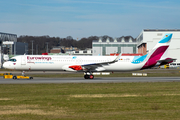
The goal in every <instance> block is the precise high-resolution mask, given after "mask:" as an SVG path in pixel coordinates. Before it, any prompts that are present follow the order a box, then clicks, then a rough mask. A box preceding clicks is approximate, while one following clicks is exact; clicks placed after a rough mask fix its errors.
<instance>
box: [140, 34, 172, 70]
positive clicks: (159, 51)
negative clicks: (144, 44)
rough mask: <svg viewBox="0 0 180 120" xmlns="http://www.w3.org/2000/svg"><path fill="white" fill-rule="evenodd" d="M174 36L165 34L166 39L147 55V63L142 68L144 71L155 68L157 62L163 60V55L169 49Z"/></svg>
mask: <svg viewBox="0 0 180 120" xmlns="http://www.w3.org/2000/svg"><path fill="white" fill-rule="evenodd" d="M171 38H172V34H165V35H164V37H163V38H162V39H161V40H160V41H159V42H158V44H157V45H156V46H155V47H154V48H153V49H152V51H151V52H150V53H149V54H148V55H147V59H148V60H147V62H146V63H145V65H144V66H143V67H142V69H145V68H150V67H152V66H155V65H156V64H157V62H158V61H159V60H160V59H161V57H162V56H163V54H164V53H165V52H166V50H167V49H168V47H169V44H170V41H171Z"/></svg>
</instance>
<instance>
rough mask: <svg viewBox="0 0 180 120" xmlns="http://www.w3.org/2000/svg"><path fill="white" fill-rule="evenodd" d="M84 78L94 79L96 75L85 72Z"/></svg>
mask: <svg viewBox="0 0 180 120" xmlns="http://www.w3.org/2000/svg"><path fill="white" fill-rule="evenodd" d="M84 79H94V75H92V74H91V73H90V74H87V73H86V74H85V75H84Z"/></svg>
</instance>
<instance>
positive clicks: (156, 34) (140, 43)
mask: <svg viewBox="0 0 180 120" xmlns="http://www.w3.org/2000/svg"><path fill="white" fill-rule="evenodd" d="M166 33H172V34H173V36H172V39H171V43H170V47H169V48H168V53H167V57H170V58H175V59H177V60H176V61H175V62H173V63H172V64H171V65H178V66H179V65H180V29H171V30H169V29H165V30H163V29H157V30H155V29H144V30H142V32H141V33H140V34H139V35H138V37H137V38H136V41H137V48H138V53H141V54H143V55H145V54H147V53H148V52H149V51H151V50H152V49H153V47H154V46H155V45H156V44H157V43H158V41H159V40H161V38H162V37H163V36H164V35H165V34H166Z"/></svg>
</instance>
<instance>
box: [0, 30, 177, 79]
mask: <svg viewBox="0 0 180 120" xmlns="http://www.w3.org/2000/svg"><path fill="white" fill-rule="evenodd" d="M171 38H172V34H171V33H167V34H165V35H164V37H163V38H162V39H161V40H160V41H159V42H158V43H157V44H156V45H155V47H154V48H153V49H152V50H151V51H150V52H149V53H148V54H146V55H144V56H122V54H119V55H118V56H62V55H19V56H15V57H12V58H11V59H10V60H9V61H7V62H4V64H3V67H4V68H6V69H14V70H22V71H23V72H24V71H29V70H31V71H33V70H34V71H38V70H39V71H72V72H84V73H85V75H84V78H85V79H94V75H93V72H102V71H108V72H116V71H134V70H143V69H147V68H151V67H154V66H160V65H165V64H168V63H171V62H173V61H174V60H175V59H172V58H167V57H166V54H167V51H168V47H169V45H170V41H171Z"/></svg>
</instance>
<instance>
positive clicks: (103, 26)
mask: <svg viewBox="0 0 180 120" xmlns="http://www.w3.org/2000/svg"><path fill="white" fill-rule="evenodd" d="M179 11H180V0H1V1H0V16H1V17H0V32H4V33H12V34H17V35H18V36H21V35H31V36H43V35H49V36H50V37H60V38H66V37H67V36H72V37H73V38H74V39H81V38H83V37H90V36H104V35H108V36H110V37H114V38H115V37H121V36H129V35H130V36H132V37H134V38H136V37H137V36H138V35H139V34H140V33H141V31H142V30H143V29H180V12H179Z"/></svg>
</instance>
